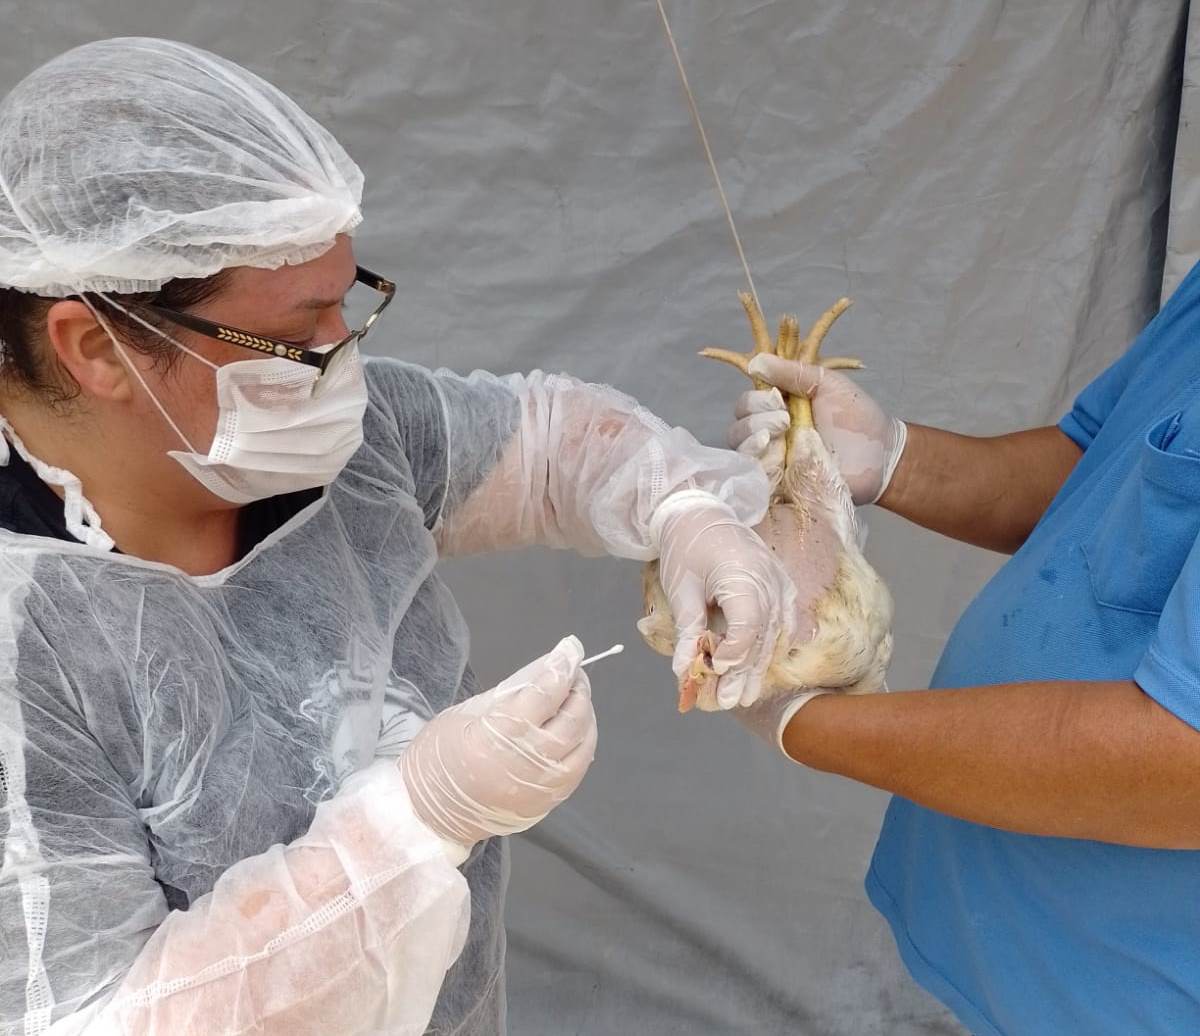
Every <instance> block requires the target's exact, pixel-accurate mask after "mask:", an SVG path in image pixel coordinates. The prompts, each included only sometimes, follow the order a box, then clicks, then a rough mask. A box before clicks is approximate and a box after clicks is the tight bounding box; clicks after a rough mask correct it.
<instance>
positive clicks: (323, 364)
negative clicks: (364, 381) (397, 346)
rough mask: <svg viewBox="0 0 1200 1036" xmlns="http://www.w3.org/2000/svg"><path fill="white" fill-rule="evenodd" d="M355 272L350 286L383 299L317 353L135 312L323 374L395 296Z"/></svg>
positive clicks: (186, 318) (367, 274) (198, 321)
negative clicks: (358, 323) (362, 287)
mask: <svg viewBox="0 0 1200 1036" xmlns="http://www.w3.org/2000/svg"><path fill="white" fill-rule="evenodd" d="M356 270H357V272H356V276H355V278H354V283H355V284H365V285H366V286H367V287H368V288H373V289H374V290H375V291H377V292H379V293H380V294H381V295H382V296H383V299H382V300H381V301H380V303H379V305H378V306H376V307H375V310H374V311H373V312H372V313H371V314H370V316H368V317H367V319H366V320H365V321H363V323H362V325H361V326H360V327H358V328H356V329H355V330H353V331H351V332H350V333H349V334H348V335H346V337H345V338H343V339H341V340H340V341H338V342H335V343H334V344H333V345H326V346H324V347H322V348H321V349H320V350H319V351H318V350H316V349H305V348H303V347H301V346H299V345H297V344H296V343H295V342H283V341H280V340H279V339H278V338H267V337H265V336H264V335H257V334H253V333H251V332H250V331H242V330H241V329H239V328H236V327H228V326H226V325H225V324H216V323H213V322H212V321H211V320H205V319H204V318H203V317H197V316H193V315H192V314H191V313H180V312H179V311H178V310H174V309H168V308H167V307H165V306H153V305H145V306H140V307H138V308H139V309H144V310H146V311H148V312H150V313H154V314H155V315H157V316H160V317H162V318H163V319H164V320H169V321H170V322H171V323H172V324H176V325H178V326H179V327H186V328H187V329H188V330H189V331H195V332H196V333H197V334H202V335H204V336H206V337H207V338H215V339H216V340H217V341H218V342H227V343H228V344H230V345H240V346H241V347H242V348H243V349H253V350H254V351H255V352H260V353H269V354H270V355H271V356H278V357H280V358H281V359H284V360H294V361H295V362H296V363H303V364H305V365H307V366H309V367H316V368H317V369H318V371H319V372H320V373H321V374H324V373H325V372H326V371H327V370H328V369H329V366H330V364H332V363H333V361H334V359H335V357H337V356H338V355H339V354H340V353H341V352H342V350H344V349H345V348H346V347H347V346H349V345H352V344H353V343H355V342H357V341H361V340H362V339H363V338H365V337H366V336H367V332H368V331H370V330H371V328H372V327H373V326H374V325H375V321H377V320H378V319H379V316H380V314H381V313H383V311H384V310H385V309H387V307H388V304H389V303H390V302H391V301H392V298H393V297H394V296H395V294H396V285H395V284H394V283H393V282H392V281H389V280H388V279H387V278H385V277H380V276H379V274H377V273H372V272H371V271H370V270H368V269H366V268H365V267H362V266H359V267H357V268H356Z"/></svg>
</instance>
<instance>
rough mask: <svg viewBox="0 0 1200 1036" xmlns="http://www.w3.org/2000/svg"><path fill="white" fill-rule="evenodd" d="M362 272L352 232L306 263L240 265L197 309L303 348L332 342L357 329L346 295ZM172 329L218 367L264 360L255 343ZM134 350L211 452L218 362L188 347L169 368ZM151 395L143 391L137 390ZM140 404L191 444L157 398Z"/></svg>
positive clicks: (157, 388)
mask: <svg viewBox="0 0 1200 1036" xmlns="http://www.w3.org/2000/svg"><path fill="white" fill-rule="evenodd" d="M355 270H356V266H355V262H354V252H353V249H352V248H351V242H350V238H348V237H345V236H340V237H339V238H338V239H337V242H336V243H335V245H334V246H333V247H332V248H331V249H330V250H329V251H328V252H326V253H324V254H323V255H321V256H319V257H318V258H316V259H313V260H312V261H310V262H307V263H304V264H303V265H300V266H283V267H280V268H279V269H278V270H260V269H255V268H252V267H238V268H237V269H235V270H233V271H232V274H231V275H230V277H229V278H228V281H227V283H226V285H225V287H224V288H223V290H222V291H221V292H220V293H219V294H218V295H216V296H214V297H213V298H211V299H209V300H208V301H207V302H204V303H203V304H201V305H198V306H196V307H194V308H193V309H192V312H193V313H195V314H196V315H197V316H200V317H204V318H205V319H207V320H211V321H214V322H216V323H220V324H226V325H228V326H230V327H235V328H238V329H240V330H244V331H251V332H254V333H257V334H260V335H264V336H265V337H268V338H278V339H282V340H284V341H288V342H295V343H296V344H297V345H299V346H301V347H302V348H314V347H316V346H320V345H326V344H328V343H330V342H335V341H338V340H339V339H341V338H343V337H344V336H345V335H346V334H348V333H349V330H350V329H349V328H348V327H347V326H346V322H345V320H344V318H343V314H342V300H343V299H344V297H345V295H346V293H347V291H348V290H349V289H350V286H351V285H352V284H353V283H354V277H355ZM171 335H172V337H173V338H175V339H176V340H177V341H179V342H181V343H182V344H183V345H186V346H187V347H188V348H189V349H191V350H192V351H194V352H196V353H197V354H199V355H200V356H203V357H204V358H205V359H206V360H208V361H210V362H211V363H214V364H216V365H217V366H224V365H225V364H227V363H234V362H237V361H239V360H253V359H262V358H263V357H262V356H261V354H259V353H255V352H253V351H251V350H249V349H245V348H242V347H239V346H236V345H229V344H226V343H224V342H218V341H216V340H214V339H212V338H208V337H205V336H204V335H200V334H196V333H194V332H190V331H187V330H185V329H183V328H175V327H172V328H171ZM126 353H127V355H128V356H129V357H130V359H131V360H132V361H133V362H134V363H135V364H137V366H138V369H139V372H140V373H141V375H142V377H143V378H144V379H145V381H146V385H147V386H148V388H149V389H150V391H152V392H153V393H154V395H155V397H156V398H157V399H158V402H159V403H161V404H162V406H163V407H164V409H165V410H166V411H167V413H168V414H170V416H171V419H172V420H173V421H174V422H175V423H176V424H177V425H179V428H180V430H181V431H182V432H183V433H184V435H186V436H187V438H188V440H189V441H190V442H191V444H192V446H194V447H195V449H196V450H197V451H198V452H200V453H204V452H206V451H207V450H208V448H209V446H210V445H211V443H212V438H213V435H214V434H215V432H216V425H217V394H216V377H215V372H214V371H213V370H212V368H210V367H208V366H207V365H206V364H204V363H202V362H200V361H199V360H197V359H196V358H195V357H193V356H189V355H187V354H186V353H185V354H183V355H182V356H180V357H178V358H177V359H176V362H175V363H174V364H173V365H171V367H170V368H169V369H165V370H164V369H156V367H155V364H154V362H153V359H152V358H150V357H147V356H145V355H142V354H139V353H136V352H132V351H130V350H126ZM145 395H146V394H145V393H144V392H140V393H139V392H135V396H141V397H145ZM134 405H135V406H137V407H138V408H139V409H141V410H142V411H143V412H144V417H145V420H146V422H147V428H149V427H150V422H151V421H156V422H157V424H158V426H159V427H160V430H162V431H165V432H166V435H167V438H166V442H167V443H168V445H167V447H166V448H167V449H171V450H180V449H187V447H186V446H185V445H184V444H183V443H182V442H180V441H179V438H178V436H177V435H176V434H175V433H174V431H172V429H171V427H170V425H168V424H167V422H166V421H165V420H164V419H163V417H162V415H161V414H160V413H158V410H157V408H156V407H155V406H154V404H153V402H152V401H151V400H149V399H148V398H141V399H135V400H134Z"/></svg>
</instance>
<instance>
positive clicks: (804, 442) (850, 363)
mask: <svg viewBox="0 0 1200 1036" xmlns="http://www.w3.org/2000/svg"><path fill="white" fill-rule="evenodd" d="M738 297H739V298H740V299H741V301H742V305H743V307H745V310H746V315H747V316H748V317H749V318H750V329H751V333H752V335H753V340H754V348H753V351H752V352H750V353H749V354H742V353H736V352H730V351H728V350H725V349H705V350H704V351H703V352H702V353H701V355H702V356H707V357H709V358H710V359H714V360H720V361H723V362H725V363H729V364H732V365H733V366H735V367H737V368H738V370H740V371H742V373H744V374H747V376H751V375H750V374H749V371H748V369H747V368H748V366H749V363H750V361H751V360H752V359H753V358H754V356H756V355H757V354H759V353H764V352H765V353H774V354H776V355H778V356H781V357H783V358H785V359H793V360H802V361H803V362H805V363H810V364H820V365H821V366H823V367H826V368H831V369H833V368H859V367H861V366H862V364H861V363H859V362H858V361H857V360H850V359H845V358H840V357H839V358H833V357H830V358H828V359H822V358H821V356H820V349H821V343H822V341H823V340H824V338H825V335H826V334H827V333H828V332H829V329H830V327H832V326H833V323H834V321H835V320H837V318H838V317H839V316H841V315H842V313H844V312H845V311H846V309H847V308H848V307H849V306H850V300H849V299H840V300H839V301H838V302H837V303H835V304H834V305H833V306H832V307H831V308H830V309H828V310H827V311H826V312H825V314H824V315H823V316H822V317H821V319H820V320H818V321H817V322H816V324H815V325H814V326H813V329H812V330H811V331H810V332H809V334H808V336H807V337H806V338H804V339H801V338H800V331H799V325H798V324H797V322H796V318H795V317H791V316H788V317H784V318H783V320H782V321H781V323H780V327H779V336H778V339H777V341H775V342H772V341H771V336H770V333H769V332H768V330H767V326H766V323H765V321H764V320H763V316H762V312H761V311H760V310H759V308H758V305H757V304H756V303H755V301H754V299H753V297H752V296H751V295H749V294H748V293H745V292H742V293H740V294H739V296H738ZM756 386H757V387H758V388H768V387H769V386H767V385H764V384H761V383H758V382H756ZM785 399H786V403H787V407H788V416H789V418H790V427H789V429H788V431H787V433H786V436H785V438H784V449H785V450H786V453H785V457H784V463H783V469H782V470H783V474H782V477H781V478H780V479H779V481H778V484H777V485H775V486H773V487H772V494H771V504H770V508H769V509H768V511H767V516H766V518H765V519H764V520H763V522H762V524H761V525H759V526H758V527H757V529H756V530H755V531H756V532H757V533H758V534H759V536H761V537H762V538H763V540H764V541H765V542H766V543H767V545H768V546H769V547H770V548H771V549H772V550H773V551H775V553H776V554H777V555H778V557H779V559H780V561H781V562H782V564H783V567H784V568H785V569H786V570H787V571H788V572H789V573H790V575H791V577H792V579H793V581H794V583H795V586H796V591H797V598H796V605H795V607H796V610H797V614H796V624H795V630H796V632H795V634H794V635H793V637H792V639H791V640H790V642H784V641H783V640H782V639H781V640H780V641H779V643H777V644H776V646H775V653H774V658H773V660H772V662H771V667H770V669H769V670H768V672H767V675H766V679H765V681H764V684H763V697H762V700H764V701H765V700H768V699H770V698H773V697H776V696H779V695H782V694H786V693H794V692H796V691H800V690H815V689H817V688H826V689H837V690H842V691H845V692H846V693H851V694H854V693H865V692H869V691H878V690H882V689H883V686H884V674H885V672H886V670H887V665H888V662H889V660H890V658H891V654H892V634H891V625H892V598H891V595H890V594H889V593H888V589H887V587H886V586H885V585H884V583H883V580H882V579H880V578H879V576H878V575H877V574H876V572H875V570H874V569H872V568H871V566H870V565H869V564H867V561H866V559H865V558H864V557H863V555H862V550H861V539H862V537H861V530H860V527H859V523H858V519H857V517H856V515H855V511H854V503H853V501H852V500H851V499H850V491H849V490H848V489H847V487H846V484H845V482H844V481H843V480H842V477H841V475H840V474H839V473H838V468H837V464H836V462H835V461H834V459H833V457H832V456H831V455H830V453H829V450H828V449H827V448H826V446H825V444H824V442H823V441H822V440H821V437H820V436H819V435H818V434H817V430H816V427H815V426H814V424H813V415H812V404H811V402H810V401H809V400H808V398H806V397H804V396H788V397H785ZM643 594H644V603H645V617H644V618H643V619H642V620H641V622H639V623H638V629H639V630H640V632H641V634H642V637H643V638H644V639H645V641H646V643H647V644H649V645H650V647H652V648H653V649H654V650H655V651H658V652H659V653H661V654H664V655H668V656H669V655H671V654H672V653H673V651H674V648H675V623H674V620H673V618H672V616H671V611H670V606H669V604H668V603H667V597H666V594H665V593H664V592H663V589H662V586H661V584H660V583H659V577H658V563H657V562H651V563H650V564H648V565H647V566H646V567H645V570H644V573H643ZM723 630H724V623H723V618H722V616H721V614H720V612H719V611H717V610H715V609H713V610H710V613H709V624H708V629H707V630H706V631H705V632H704V634H702V635H701V637H700V638H699V640H698V642H697V644H696V656H695V659H694V661H693V662H692V664H691V667H690V668H689V670H688V671H687V672H686V673H684V674H683V676H682V677H681V678H680V681H679V711H680V712H687V711H689V710H690V709H692V708H693V707H698V708H700V709H701V710H703V711H706V712H714V711H716V710H717V708H718V705H717V698H716V686H717V674H716V672H715V671H714V669H713V664H712V653H713V651H714V650H715V649H716V646H717V644H718V643H719V642H720V637H721V634H722V632H723Z"/></svg>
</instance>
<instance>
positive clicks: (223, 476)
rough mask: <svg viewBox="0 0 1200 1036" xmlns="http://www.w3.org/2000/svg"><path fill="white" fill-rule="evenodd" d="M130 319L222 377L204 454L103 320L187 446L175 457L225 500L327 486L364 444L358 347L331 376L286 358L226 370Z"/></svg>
mask: <svg viewBox="0 0 1200 1036" xmlns="http://www.w3.org/2000/svg"><path fill="white" fill-rule="evenodd" d="M108 301H112V300H108ZM112 304H113V305H114V306H116V307H117V308H119V309H122V311H123V312H126V313H128V310H124V309H123V307H121V306H120V305H119V304H117V303H116V302H113V303H112ZM95 312H96V311H95V310H94V309H93V313H95ZM129 315H130V316H131V317H132V318H133V319H134V320H136V321H137V322H138V323H139V324H142V325H143V326H145V327H146V328H147V329H148V330H151V331H153V332H154V333H155V334H157V335H159V336H160V337H161V338H165V339H167V341H169V342H171V343H172V344H173V345H175V346H176V347H177V348H179V349H182V350H183V351H184V352H186V353H187V354H188V355H189V356H192V357H194V358H195V359H197V360H199V361H200V362H201V363H203V364H205V365H207V366H209V367H211V368H212V369H213V370H214V371H215V372H216V379H217V407H218V413H217V430H216V432H215V434H214V435H213V441H212V445H211V446H210V447H209V448H208V452H207V453H201V452H199V451H198V450H196V448H195V447H194V446H193V445H192V444H191V443H190V442H189V441H188V439H187V437H186V436H185V435H184V434H183V432H182V431H181V430H180V429H179V426H178V425H177V424H176V423H175V422H174V421H173V420H171V416H170V415H169V414H168V413H167V411H166V410H165V409H164V408H163V405H162V404H161V403H160V402H159V401H158V400H157V399H156V398H155V396H154V393H153V392H151V391H150V388H149V386H148V385H147V384H146V382H145V380H144V379H143V378H142V375H141V372H140V371H139V370H138V369H137V367H136V366H134V364H133V363H131V362H130V360H129V357H128V356H127V355H126V354H125V350H124V349H123V348H122V346H121V344H120V342H119V341H118V340H117V338H116V336H115V335H114V334H113V332H112V329H111V328H110V327H109V326H108V322H107V321H105V320H104V318H103V317H102V316H101V315H100V314H99V313H96V317H97V319H98V320H99V321H100V323H101V325H102V326H103V327H104V329H105V330H106V331H107V332H108V334H109V337H110V338H111V339H112V340H113V344H114V345H115V346H116V348H117V351H118V353H119V354H120V356H121V358H122V359H123V360H124V361H125V364H126V366H127V367H129V369H130V370H131V371H132V372H133V375H134V377H136V378H137V380H138V381H139V382H140V383H141V385H142V388H144V389H145V390H146V393H147V395H149V397H150V399H151V401H152V402H153V403H154V405H155V406H156V407H158V410H159V412H160V413H161V414H162V415H163V417H164V418H165V419H166V421H167V423H168V424H169V425H170V426H171V427H172V428H173V429H174V430H175V434H176V435H178V436H179V438H180V439H181V440H182V441H183V444H184V445H185V446H186V447H187V449H186V450H172V451H171V452H170V453H169V454H168V456H170V457H172V458H173V459H174V460H176V461H178V462H179V463H180V464H181V465H183V467H184V469H185V470H186V471H187V472H188V474H189V475H191V476H192V477H193V478H194V479H195V480H196V481H197V482H199V483H200V484H201V485H202V486H204V487H205V488H206V489H208V490H209V492H211V493H214V494H216V495H217V496H219V497H221V498H222V499H223V500H228V501H230V502H231V503H235V504H248V503H250V502H251V501H253V500H263V499H266V498H267V497H272V496H280V495H282V494H285V493H295V492H298V491H300V490H303V489H316V488H318V487H320V486H327V485H329V484H330V483H331V482H332V481H333V480H334V479H335V478H337V476H338V475H339V474H340V473H341V471H342V469H343V468H344V467H345V466H346V464H347V463H348V462H349V460H350V458H351V457H352V456H353V455H354V453H355V452H356V451H357V450H358V448H359V446H361V445H362V438H363V414H364V413H365V412H366V409H367V385H366V380H365V379H364V377H363V370H362V360H361V358H360V357H359V355H358V343H357V342H356V343H353V344H351V345H348V346H346V347H345V348H344V349H342V351H341V352H340V353H339V354H338V356H337V357H336V359H335V360H334V361H333V362H332V363H331V364H330V365H329V367H328V368H327V369H326V371H325V373H324V375H319V373H318V371H317V368H316V367H308V366H305V365H303V364H300V363H296V362H295V361H294V360H285V359H281V358H278V357H271V358H269V359H262V360H257V359H256V360H238V361H236V362H234V363H227V364H225V365H224V366H218V365H217V364H215V363H212V362H211V361H209V360H207V359H205V358H204V357H203V356H201V355H199V354H198V353H196V352H193V351H192V350H191V349H189V348H188V347H187V346H185V345H183V344H181V343H180V342H177V341H176V340H175V339H174V338H172V337H170V336H169V335H166V334H164V333H163V332H162V331H160V330H159V329H158V328H156V327H154V326H153V325H151V324H149V323H148V322H146V321H143V320H140V319H139V318H138V317H137V315H136V314H132V313H130V314H129ZM323 348H331V347H330V346H325V347H323ZM314 351H315V352H320V351H321V350H320V349H317V350H314Z"/></svg>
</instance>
